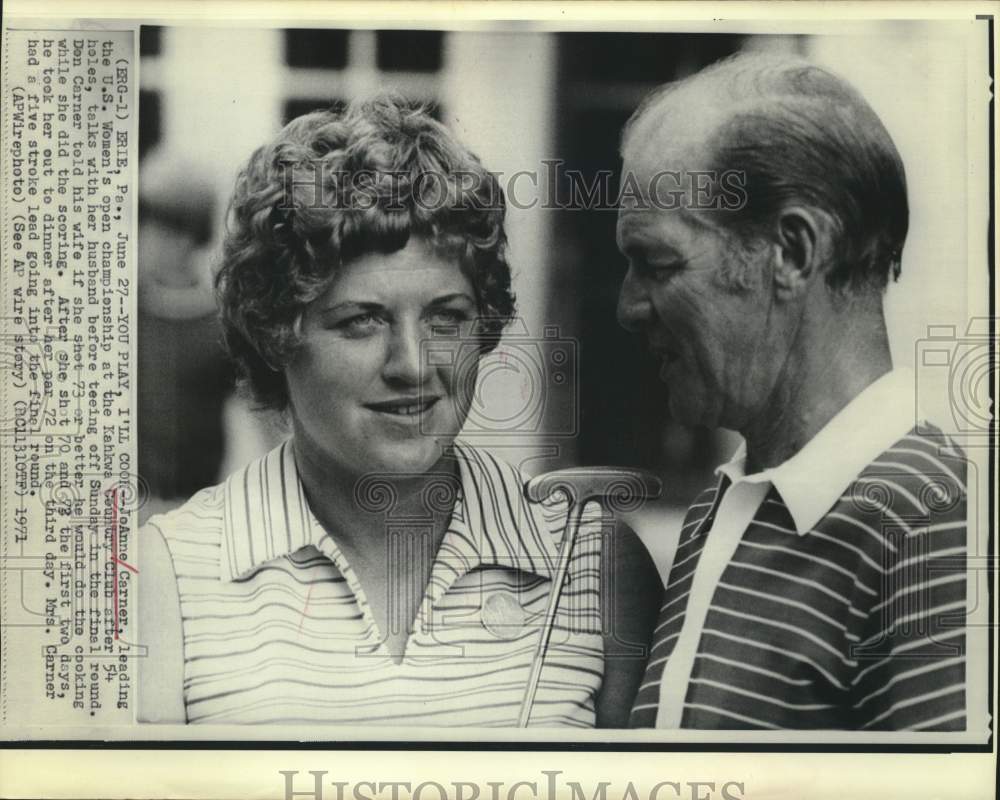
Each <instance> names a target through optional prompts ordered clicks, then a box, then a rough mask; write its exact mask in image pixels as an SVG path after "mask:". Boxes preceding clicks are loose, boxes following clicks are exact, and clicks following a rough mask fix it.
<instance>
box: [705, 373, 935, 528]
mask: <svg viewBox="0 0 1000 800" xmlns="http://www.w3.org/2000/svg"><path fill="white" fill-rule="evenodd" d="M915 389H916V377H915V375H914V373H913V371H912V370H909V369H905V368H900V369H894V370H892V371H890V372H887V373H886V374H885V375H883V376H882V377H881V378H879V379H878V380H876V381H875V382H873V383H872V384H870V385H869V386H868V387H867V388H866V389H864V390H863V391H862V392H861V393H859V394H858V395H857V396H856V397H855V398H854V399H853V400H851V401H850V402H849V403H848V404H847V405H846V406H844V407H843V408H842V409H841V410H840V411H839V412H837V414H835V415H834V417H833V418H832V419H831V420H830V421H829V422H827V423H826V425H824V426H823V428H821V429H820V431H819V432H818V433H817V434H816V435H815V436H813V438H812V439H810V440H809V441H808V442H806V444H805V445H804V446H803V447H802V449H800V450H799V451H798V452H797V453H796V454H795V455H793V456H792V457H791V458H789V459H788V460H787V461H785V462H783V463H781V464H779V465H778V466H776V467H771V468H770V469H766V470H764V471H762V472H756V473H754V474H752V475H747V474H746V443H743V444H742V445H740V447H739V449H738V450H737V451H736V453H735V455H734V456H733V458H732V459H731V460H730V461H729V462H728V463H726V464H723V465H721V466H720V467H718V468H717V469H716V474H720V475H725V476H726V477H728V478H729V479H730V480H731V481H732V482H733V483H736V482H737V481H745V482H747V483H762V482H765V481H766V482H770V483H771V484H772V485H773V486H774V487H775V489H777V490H778V493H779V494H780V495H781V499H782V500H783V501H784V503H785V505H786V506H787V507H788V511H789V513H790V514H791V515H792V520H793V521H794V522H795V529H796V531H797V532H798V533H799V535H800V536H801V535H804V534H806V533H808V532H809V531H810V530H812V529H813V527H815V525H816V523H817V522H819V521H820V519H822V518H823V516H824V515H825V514H826V512H827V511H829V510H830V509H831V508H832V507H833V505H834V504H835V503H836V502H837V499H838V498H839V497H840V496H841V495H842V494H843V493H844V490H845V489H847V487H848V486H850V485H851V482H852V481H853V480H854V479H855V478H857V477H858V475H860V474H861V472H862V471H863V470H864V468H865V467H867V466H868V465H869V464H870V463H871V462H872V461H874V460H875V459H876V458H878V456H879V455H880V454H881V453H883V452H885V451H886V450H888V449H889V448H890V447H891V446H892V445H893V444H895V443H896V442H897V441H899V440H900V439H901V438H903V436H905V435H906V434H907V432H908V431H910V430H911V429H912V428H913V426H914V425H915V424H916V422H917V408H916V401H915V399H914V391H915Z"/></svg>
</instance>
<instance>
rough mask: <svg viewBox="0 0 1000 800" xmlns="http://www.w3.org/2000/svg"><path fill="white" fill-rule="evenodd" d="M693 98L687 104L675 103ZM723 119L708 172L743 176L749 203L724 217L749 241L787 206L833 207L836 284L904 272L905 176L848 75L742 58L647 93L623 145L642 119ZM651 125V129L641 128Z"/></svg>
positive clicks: (863, 284)
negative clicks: (671, 115)
mask: <svg viewBox="0 0 1000 800" xmlns="http://www.w3.org/2000/svg"><path fill="white" fill-rule="evenodd" d="M679 100H689V101H690V102H689V104H687V105H675V101H679ZM706 104H709V105H710V106H711V108H712V109H713V113H715V114H718V110H719V109H722V112H721V116H720V119H719V120H718V121H717V122H716V123H715V124H714V125H713V126H712V128H711V130H710V131H709V132H708V133H707V136H706V138H705V139H704V141H703V146H704V149H703V150H702V152H703V153H704V155H705V156H706V157H707V160H708V162H709V163H708V168H709V169H712V170H716V171H717V172H716V174H720V175H721V174H725V172H726V171H727V170H736V171H737V172H742V173H743V174H744V176H745V181H746V182H745V188H746V204H745V205H744V207H743V208H741V209H739V210H738V211H728V212H725V213H720V214H719V215H718V216H719V217H720V218H721V220H722V224H723V225H724V226H725V227H727V228H729V229H731V230H732V231H734V232H736V233H738V234H739V235H741V236H744V237H754V238H756V237H761V236H763V237H767V236H768V234H769V231H770V223H772V222H773V220H775V219H776V215H777V213H778V212H780V211H781V209H782V208H785V207H788V206H789V205H792V204H802V205H806V206H810V207H812V208H815V209H818V210H820V211H822V212H824V213H826V214H827V215H828V216H829V218H830V219H831V221H832V223H833V227H834V237H835V251H834V253H833V263H832V264H831V265H830V269H829V271H828V272H827V282H828V284H829V285H830V286H831V287H835V288H849V289H858V290H861V289H866V288H875V287H877V288H879V289H884V288H885V286H886V285H887V283H888V280H889V276H890V275H891V276H892V277H893V279H896V278H898V277H899V272H900V261H901V257H902V251H903V243H904V241H905V240H906V232H907V228H908V225H909V207H908V204H907V200H906V175H905V172H904V170H903V162H902V160H901V159H900V157H899V153H898V152H897V150H896V146H895V145H894V144H893V142H892V139H891V137H890V136H889V133H888V131H886V129H885V126H884V125H883V124H882V122H881V120H880V119H879V118H878V116H877V115H876V114H875V112H874V111H873V110H872V108H871V106H869V105H868V103H867V102H866V101H865V99H864V98H863V97H862V96H861V94H860V93H859V92H858V91H857V90H855V89H854V88H853V87H852V86H850V85H849V84H848V83H847V82H846V81H844V80H843V79H842V78H840V77H838V76H836V75H834V74H833V73H831V72H829V71H828V70H826V69H824V68H822V67H819V66H816V65H815V64H812V63H810V62H808V61H805V60H803V59H800V58H793V57H787V56H774V55H764V54H741V55H736V56H733V57H730V58H728V59H725V60H723V61H720V62H718V63H716V64H713V65H712V66H709V67H707V68H706V69H704V70H702V71H701V72H698V73H696V74H694V75H692V76H690V77H688V78H685V79H683V80H680V81H677V82H674V83H670V84H667V85H666V86H663V87H661V88H660V89H658V90H656V91H655V92H653V94H651V95H650V96H649V97H647V98H646V99H645V100H644V101H643V103H642V104H641V105H640V106H639V108H638V109H637V110H636V112H635V113H634V114H633V115H632V117H631V119H629V121H628V123H627V124H626V126H625V129H624V131H623V132H622V151H623V152H624V151H625V150H626V148H627V147H628V145H629V139H630V136H631V135H632V134H633V133H634V132H635V130H636V127H637V123H638V122H639V121H640V120H646V119H647V118H650V119H652V118H653V117H654V116H659V115H661V114H662V115H663V116H664V118H666V117H667V109H668V107H669V108H671V109H674V110H676V111H677V113H679V114H685V113H691V114H695V115H697V114H698V111H699V108H700V109H702V110H703V109H704V108H705V105H706ZM644 127H645V126H644Z"/></svg>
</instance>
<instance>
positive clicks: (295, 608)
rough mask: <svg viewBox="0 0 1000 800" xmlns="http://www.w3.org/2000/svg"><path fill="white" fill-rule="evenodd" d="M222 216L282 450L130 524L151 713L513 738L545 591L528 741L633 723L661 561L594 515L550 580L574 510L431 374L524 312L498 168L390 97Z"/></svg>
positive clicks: (296, 133) (249, 355)
mask: <svg viewBox="0 0 1000 800" xmlns="http://www.w3.org/2000/svg"><path fill="white" fill-rule="evenodd" d="M470 176H471V177H473V178H474V180H473V181H472V184H473V186H472V187H469V185H468V184H469V181H468V179H469V177H470ZM463 186H464V187H465V188H464V189H461V190H460V187H463ZM470 191H471V194H470ZM229 216H230V221H229V230H228V233H227V236H226V241H225V247H224V254H223V259H222V266H221V271H220V273H219V278H218V293H219V300H220V304H221V311H222V320H223V328H224V331H225V337H226V342H227V345H228V348H229V352H230V353H231V355H232V357H233V359H234V360H235V362H236V364H237V366H238V369H239V371H240V375H241V376H242V381H243V382H244V383H245V384H246V386H247V387H248V388H249V390H250V391H252V393H253V395H254V397H255V399H256V402H257V404H258V405H259V406H260V407H262V408H266V409H270V410H273V411H276V412H280V413H282V414H283V415H284V417H285V419H286V420H287V423H288V427H289V431H290V437H289V438H288V439H287V440H286V441H284V442H282V443H281V444H280V445H279V446H278V447H276V448H275V449H274V450H273V451H272V452H270V453H269V454H267V455H265V456H264V457H263V458H260V459H257V460H255V461H253V462H252V463H250V464H249V465H248V466H246V467H244V468H241V469H239V470H237V471H236V472H235V473H234V474H233V475H231V476H230V477H229V478H228V479H226V480H225V481H224V482H223V483H221V484H219V485H216V486H212V487H210V488H206V489H203V490H201V491H199V492H197V493H196V494H195V495H194V496H193V497H192V498H191V499H190V500H189V501H188V502H187V503H185V504H184V505H183V506H182V507H181V508H179V509H177V510H175V511H172V512H170V513H169V514H165V515H160V516H155V517H153V518H152V519H150V521H149V522H148V524H147V526H146V527H145V528H144V529H143V531H142V532H141V534H140V542H141V545H140V572H141V575H142V580H141V581H140V592H141V596H140V619H139V623H140V636H141V639H142V641H143V643H144V644H146V645H147V646H148V648H149V649H148V653H149V655H148V657H147V658H144V659H142V664H141V667H142V674H141V676H140V678H141V681H140V685H141V687H142V690H141V695H140V715H141V717H142V718H143V719H145V720H146V721H160V722H190V723H255V724H281V723H283V724H290V725H297V724H300V723H328V724H339V725H364V724H368V725H378V726H386V727H387V726H391V727H393V728H394V729H398V728H399V727H409V726H485V727H511V726H515V725H517V724H518V722H519V716H520V710H521V704H522V698H523V697H524V696H525V687H526V685H527V684H528V683H529V674H530V673H531V670H532V667H533V666H534V664H535V650H536V645H537V642H538V638H539V636H540V635H541V626H540V621H541V620H542V619H543V617H544V613H545V610H546V607H547V604H548V601H549V597H550V596H552V594H553V593H554V592H555V593H558V595H557V596H558V597H559V601H558V606H557V608H556V615H555V625H554V629H553V634H552V639H551V641H550V643H549V647H548V649H547V651H546V652H545V653H544V655H543V656H542V659H543V660H542V664H541V678H540V682H539V684H538V691H537V694H536V696H535V700H534V704H533V706H532V710H531V715H530V718H529V719H528V724H530V725H532V726H543V727H545V726H548V727H560V726H562V727H565V726H569V727H584V728H586V727H593V726H595V725H596V726H603V727H624V726H625V725H626V724H627V721H628V714H629V710H630V708H631V702H632V698H633V697H634V694H635V691H636V688H637V686H638V682H639V679H640V677H641V675H642V669H643V664H644V655H645V653H646V648H647V647H648V643H649V640H650V638H651V632H652V624H653V621H654V619H655V614H656V605H655V598H656V596H657V594H658V591H659V589H660V588H661V584H660V581H659V577H658V574H657V572H656V570H655V567H654V566H653V564H652V562H651V560H650V559H649V557H648V555H647V554H646V552H645V550H644V548H643V546H642V545H641V543H640V542H639V540H638V538H637V537H636V536H635V534H633V533H632V532H631V531H629V530H627V529H626V528H624V527H623V526H619V527H617V528H616V527H615V526H614V525H610V526H608V525H606V524H605V522H606V521H605V519H604V518H603V515H602V513H601V510H600V508H599V507H596V505H595V506H594V507H591V508H590V511H589V512H588V513H587V515H586V517H585V519H584V523H583V525H582V528H581V530H580V534H579V537H578V538H577V540H576V545H575V547H574V549H573V552H572V556H571V559H570V562H569V566H568V580H567V581H566V583H565V585H564V586H561V587H559V586H555V585H554V584H555V580H554V577H555V574H556V570H557V568H558V561H559V550H558V548H559V545H560V543H561V541H562V539H563V536H564V534H565V524H566V512H567V506H566V502H560V501H556V500H553V502H551V503H529V502H528V501H527V500H526V498H525V493H524V484H525V481H526V476H525V475H523V474H522V473H521V472H520V471H519V470H518V469H516V468H515V467H513V466H511V465H508V464H506V463H504V462H502V461H500V460H499V459H497V458H495V457H494V456H493V455H491V454H490V453H489V452H487V451H485V450H482V449H480V448H477V447H473V446H470V445H466V444H463V443H461V442H460V441H457V440H456V437H457V436H458V433H459V430H460V429H461V428H462V425H463V423H464V421H465V418H466V415H467V413H468V410H469V403H470V401H471V399H472V392H473V391H474V388H475V379H476V364H477V360H476V359H472V360H471V361H470V362H469V367H470V368H469V369H468V370H464V371H463V370H460V369H457V368H456V365H455V364H454V363H452V362H449V361H448V360H447V359H440V358H438V359H434V360H432V359H426V363H425V359H424V356H423V349H422V347H421V343H422V342H425V341H428V340H430V339H432V338H434V337H435V336H436V335H437V333H438V332H439V331H444V332H448V331H452V332H453V333H455V334H457V335H456V336H454V337H452V338H447V337H446V338H445V339H444V340H443V341H453V342H454V343H455V345H456V346H462V344H463V343H472V344H474V345H476V348H478V354H484V353H488V352H490V351H491V350H492V349H493V348H495V347H496V345H497V343H498V341H499V338H500V335H501V332H502V329H503V328H504V326H505V325H506V323H507V322H509V321H510V319H511V318H512V317H513V315H514V312H515V299H514V296H513V293H512V291H511V272H510V265H509V264H508V261H507V251H506V235H505V232H504V201H503V195H502V193H501V191H500V187H499V185H498V183H497V180H496V177H495V176H494V175H492V174H491V173H489V172H487V171H486V169H485V168H484V167H483V165H482V164H481V163H480V161H479V159H478V158H476V157H475V156H474V155H473V154H472V153H470V152H469V151H468V150H467V149H466V148H465V147H464V146H462V145H461V144H460V143H459V142H458V141H456V139H455V138H454V136H453V135H452V134H451V133H450V132H449V131H448V129H447V128H445V127H444V126H443V125H441V124H440V123H438V122H436V121H435V120H434V119H433V118H432V117H431V116H429V115H428V114H427V113H425V112H424V111H421V110H419V109H413V108H410V107H409V106H408V105H407V104H406V103H405V102H404V101H401V100H398V99H395V98H393V97H386V96H380V97H378V98H376V99H374V100H371V101H368V102H357V103H354V104H352V105H350V106H349V107H348V108H347V109H346V110H344V111H342V112H333V111H319V112H315V113H311V114H306V115H305V116H302V117H299V118H298V119H295V120H293V121H292V122H290V123H289V124H288V125H287V126H286V127H285V128H284V129H283V130H282V131H281V132H280V133H278V134H277V136H276V137H275V138H274V139H273V140H272V141H270V142H268V143H267V144H265V145H264V146H262V147H261V148H259V149H258V150H257V151H256V152H255V153H254V154H253V156H252V157H251V158H250V160H249V162H248V163H247V164H246V166H245V167H244V169H243V170H242V171H241V173H240V175H239V177H238V179H237V183H236V188H235V191H234V194H233V198H232V201H231V208H230V215H229ZM435 352H436V353H439V352H440V348H438V349H437V350H436V351H435ZM472 352H473V354H476V353H477V350H476V349H473V350H472ZM560 590H561V591H560Z"/></svg>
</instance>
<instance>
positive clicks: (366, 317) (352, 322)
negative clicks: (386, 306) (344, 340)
mask: <svg viewBox="0 0 1000 800" xmlns="http://www.w3.org/2000/svg"><path fill="white" fill-rule="evenodd" d="M381 324H382V319H381V318H380V317H379V316H378V315H377V314H375V313H374V312H372V311H369V312H367V313H365V314H358V315H356V316H353V317H350V318H348V319H345V320H344V321H342V322H341V323H340V324H339V325H338V326H337V327H338V328H340V329H341V330H343V331H344V332H346V333H347V334H348V335H349V336H363V335H365V334H367V333H371V332H373V331H374V330H375V329H376V328H378V327H379V325H381Z"/></svg>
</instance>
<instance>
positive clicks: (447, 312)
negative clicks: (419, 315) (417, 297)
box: [430, 308, 469, 325]
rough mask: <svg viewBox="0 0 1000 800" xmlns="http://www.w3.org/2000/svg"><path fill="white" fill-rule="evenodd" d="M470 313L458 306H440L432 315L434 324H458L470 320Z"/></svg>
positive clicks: (431, 321) (431, 320) (431, 318)
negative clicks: (459, 308)
mask: <svg viewBox="0 0 1000 800" xmlns="http://www.w3.org/2000/svg"><path fill="white" fill-rule="evenodd" d="M468 318H469V317H468V315H467V314H466V313H465V312H464V311H460V310H458V309H457V308H439V309H437V310H436V311H434V312H433V313H432V314H431V315H430V323H431V324H432V325H458V324H459V323H462V322H465V321H466V320H468Z"/></svg>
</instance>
